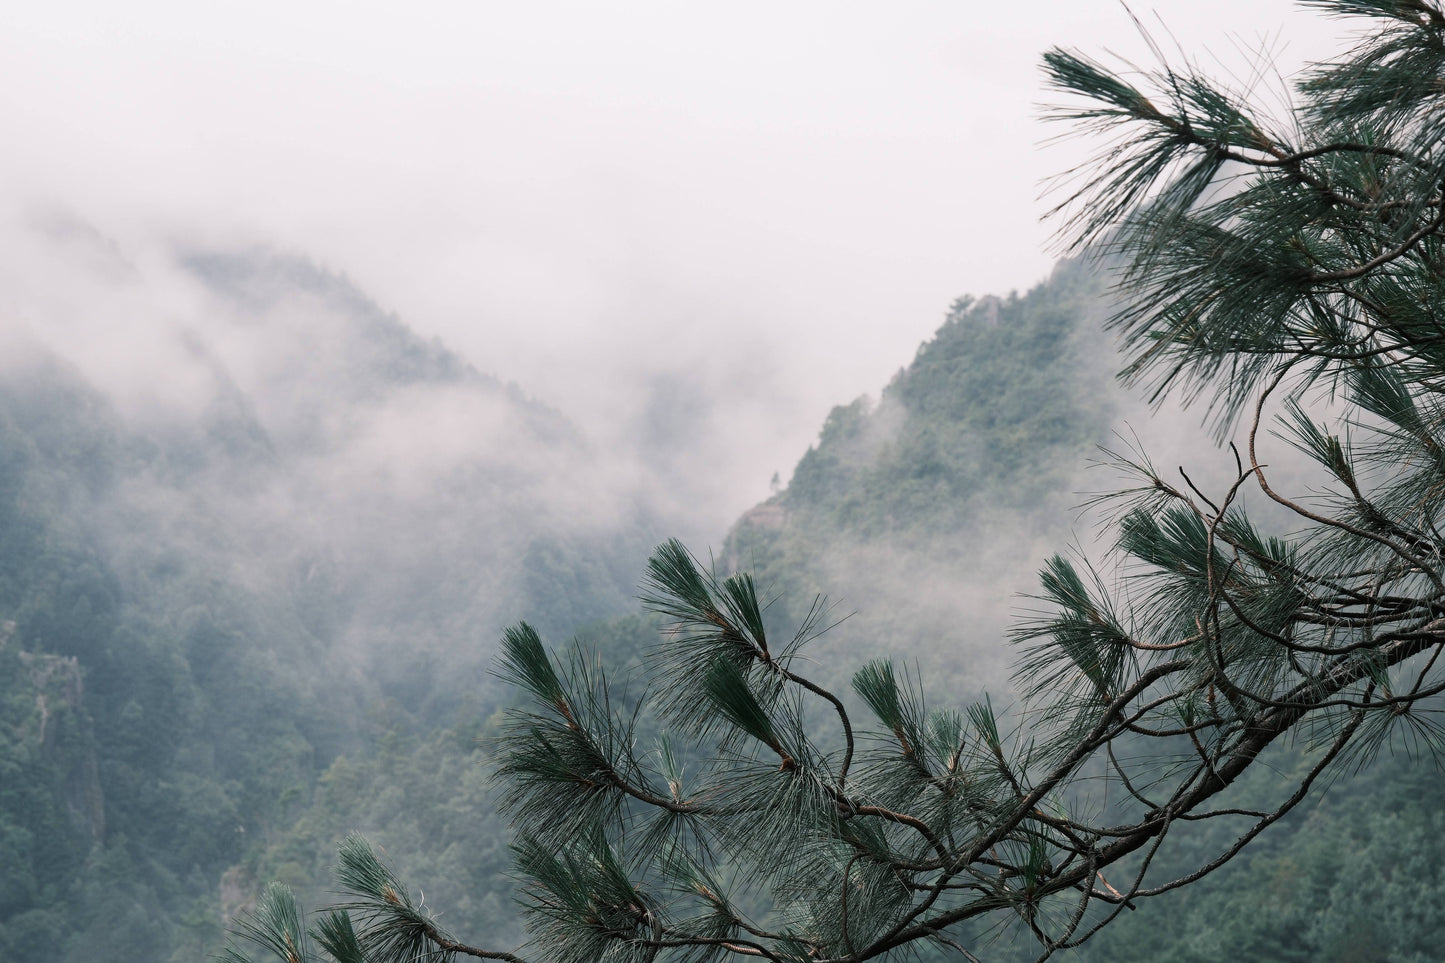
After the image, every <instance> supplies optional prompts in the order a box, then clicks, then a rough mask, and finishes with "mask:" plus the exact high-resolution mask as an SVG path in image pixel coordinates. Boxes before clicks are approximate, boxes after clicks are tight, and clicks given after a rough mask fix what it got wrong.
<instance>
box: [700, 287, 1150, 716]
mask: <svg viewBox="0 0 1445 963" xmlns="http://www.w3.org/2000/svg"><path fill="white" fill-rule="evenodd" d="M1103 297H1104V294H1103V284H1102V282H1101V281H1100V279H1099V277H1098V276H1097V274H1095V273H1094V272H1092V271H1091V270H1090V269H1088V268H1087V267H1085V266H1084V265H1082V264H1080V263H1074V262H1066V263H1063V264H1061V265H1060V266H1059V267H1058V268H1057V269H1056V270H1055V272H1054V274H1053V276H1052V277H1050V278H1049V279H1048V280H1047V281H1046V282H1044V283H1042V284H1039V285H1037V286H1036V287H1034V288H1033V289H1032V290H1030V291H1029V292H1027V293H1026V294H1023V295H1020V294H1017V293H1014V294H1010V295H1008V296H1007V297H1004V298H1000V297H993V296H989V297H983V298H978V299H975V298H970V297H965V298H961V299H959V300H958V301H957V302H955V304H954V305H953V306H952V308H950V310H949V311H948V313H947V315H946V318H945V320H944V323H943V325H942V326H941V327H940V328H939V329H938V331H937V332H936V333H935V334H934V336H933V338H931V339H930V340H929V341H927V342H925V343H924V344H923V345H921V346H920V347H919V349H918V353H917V355H916V357H915V358H914V359H913V361H912V362H911V363H910V364H909V365H908V366H907V367H906V368H903V369H901V370H900V371H899V372H898V374H897V375H896V376H895V377H894V379H893V380H892V382H891V383H890V384H889V385H888V386H887V387H885V388H884V389H883V391H882V394H881V396H880V398H879V399H878V400H877V401H873V400H871V399H868V398H860V399H858V400H856V401H854V402H852V403H851V404H849V405H844V406H840V407H837V408H834V409H833V411H832V413H831V414H830V415H829V416H828V419H827V421H826V422H825V424H824V425H823V428H822V431H821V433H820V435H819V438H818V441H817V443H816V444H815V445H814V446H813V447H811V448H810V449H809V450H808V451H807V453H806V454H804V455H803V457H802V459H801V460H800V461H799V462H798V465H797V468H796V469H795V471H794V473H793V477H792V480H791V482H790V483H789V484H788V486H787V488H786V489H785V490H783V491H781V492H779V493H778V494H777V495H776V496H774V497H773V498H772V499H770V500H769V501H768V502H765V503H764V504H762V505H759V506H758V507H756V508H754V509H753V510H752V511H750V512H748V513H747V514H746V515H744V516H743V518H742V519H741V520H740V521H739V522H738V524H737V526H736V527H735V528H734V530H733V532H732V534H731V535H730V537H729V540H728V544H727V550H726V557H725V561H726V564H727V566H728V567H729V568H732V569H747V570H750V571H752V572H754V573H755V574H756V575H757V577H758V579H759V582H760V584H761V585H763V586H765V587H767V588H768V590H769V592H770V593H773V594H778V595H780V596H781V597H782V603H781V604H782V606H783V609H782V610H780V612H779V614H780V615H785V616H786V618H785V619H784V621H786V620H787V619H796V618H798V617H799V616H800V615H801V613H802V610H804V609H806V607H807V605H808V604H810V602H811V600H812V599H813V597H814V596H816V595H819V594H822V595H826V596H828V597H829V599H830V600H832V601H833V603H834V608H833V610H832V611H833V613H834V617H842V616H849V618H848V619H847V621H846V622H845V623H844V624H843V625H841V626H839V627H838V628H837V629H836V630H834V632H833V633H831V636H832V637H833V639H832V640H830V641H828V642H825V643H824V644H836V645H838V646H840V647H842V648H844V649H847V650H849V651H852V652H853V653H854V654H857V655H859V656H861V657H865V658H866V657H870V656H876V655H881V654H884V653H889V654H894V655H897V656H898V657H901V658H903V659H905V660H907V661H908V662H910V663H911V662H914V661H915V660H916V661H917V662H919V663H921V664H923V665H925V666H927V667H928V668H929V669H930V671H938V672H942V673H944V676H943V678H946V679H948V680H949V685H951V686H957V687H958V689H959V691H960V693H963V692H968V693H977V692H979V691H980V690H981V689H983V688H984V687H985V686H988V687H991V688H994V689H996V690H997V689H1002V688H1004V687H1006V677H1007V674H1008V664H1007V662H1008V656H1007V654H1006V653H1005V651H1004V649H1003V647H1002V646H1001V645H1000V640H1001V639H1002V638H1003V636H1004V633H1005V631H1006V628H1007V625H1008V623H1009V620H1010V619H1011V617H1012V615H1013V614H1014V613H1015V612H1016V611H1017V608H1018V599H1017V597H1016V595H1017V593H1019V592H1024V591H1029V590H1031V589H1032V587H1033V572H1034V569H1035V568H1036V566H1037V563H1038V560H1039V559H1040V558H1041V557H1042V556H1043V555H1044V554H1045V552H1047V551H1049V550H1051V549H1052V547H1054V546H1057V545H1059V544H1061V543H1066V542H1067V541H1069V540H1070V538H1071V537H1072V534H1071V525H1072V523H1073V522H1074V520H1075V518H1076V514H1077V513H1076V511H1075V507H1076V506H1077V504H1078V502H1079V501H1080V500H1081V498H1080V496H1079V495H1078V492H1079V490H1080V488H1081V487H1083V486H1084V485H1085V476H1084V472H1083V469H1084V466H1085V464H1086V463H1087V461H1088V459H1089V458H1090V457H1091V456H1093V455H1094V454H1095V453H1096V452H1097V450H1098V446H1100V445H1101V444H1104V443H1106V442H1107V441H1108V440H1109V433H1110V429H1111V427H1112V426H1113V425H1114V423H1115V419H1116V418H1117V417H1118V414H1119V411H1120V402H1121V400H1122V395H1121V393H1120V391H1119V389H1118V388H1117V387H1116V386H1115V385H1114V384H1113V381H1112V377H1111V376H1112V371H1111V369H1110V365H1111V363H1112V358H1111V355H1110V353H1109V351H1108V348H1107V342H1106V340H1105V338H1104V335H1103V333H1102V330H1101V320H1102V317H1103V314H1104V301H1103ZM800 606H801V608H800ZM842 664H847V660H845V659H841V658H840V665H842Z"/></svg>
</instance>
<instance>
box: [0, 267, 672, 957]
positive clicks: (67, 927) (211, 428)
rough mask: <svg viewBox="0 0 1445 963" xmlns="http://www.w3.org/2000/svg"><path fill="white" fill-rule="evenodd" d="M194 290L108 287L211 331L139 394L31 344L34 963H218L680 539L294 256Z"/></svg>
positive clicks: (17, 507)
mask: <svg viewBox="0 0 1445 963" xmlns="http://www.w3.org/2000/svg"><path fill="white" fill-rule="evenodd" d="M177 263H178V267H177V268H176V275H175V276H169V277H164V278H161V279H159V281H157V279H156V278H153V277H152V278H147V277H146V276H145V275H144V274H143V273H141V272H138V271H123V270H116V271H114V272H111V273H110V274H108V275H105V276H103V277H101V278H100V279H99V280H97V279H96V278H95V277H93V276H91V275H83V277H82V280H84V281H85V282H86V283H96V284H99V285H101V286H102V287H103V288H104V289H106V290H109V291H111V293H112V294H113V295H114V297H115V302H116V303H120V304H124V305H125V307H126V308H127V309H130V310H135V309H136V305H137V304H139V305H140V306H141V307H143V308H149V309H153V310H155V311H156V312H158V313H161V312H164V311H167V310H172V306H171V305H168V304H166V303H164V299H161V298H157V297H154V296H153V295H152V294H151V293H150V292H149V291H148V290H147V288H146V282H147V281H149V282H153V283H161V282H164V283H166V284H170V285H174V286H178V287H179V286H182V285H185V286H188V287H187V292H188V293H187V297H188V298H189V303H190V305H191V306H192V310H193V312H194V313H192V314H191V315H190V316H188V317H186V318H185V319H184V323H177V324H174V325H169V326H168V325H167V323H166V322H165V319H164V318H160V319H154V318H153V319H145V318H141V319H138V320H137V321H136V330H135V337H136V338H137V340H142V339H143V338H144V337H146V336H150V337H153V338H154V341H153V343H151V344H147V345H145V347H146V351H145V352H143V353H142V354H140V355H138V356H137V357H135V358H134V362H133V363H134V365H135V366H136V369H137V370H136V371H135V372H132V373H131V374H133V375H134V378H133V379H132V380H131V381H129V382H127V381H126V378H125V377H124V374H125V373H121V374H122V377H119V378H116V379H112V380H108V377H109V375H110V374H111V373H113V372H114V370H115V369H114V368H107V367H106V366H104V365H101V366H99V367H97V366H95V365H93V364H89V363H88V361H87V358H86V356H85V352H84V345H78V346H77V347H76V351H75V357H76V360H72V359H71V358H70V357H67V356H65V355H64V354H63V352H64V350H65V348H66V345H65V344H64V343H63V340H64V339H59V338H58V337H49V338H47V335H57V333H58V334H74V333H76V332H81V331H83V332H85V333H87V334H88V335H90V336H91V337H94V338H99V339H109V343H108V350H110V351H114V352H118V353H122V354H123V353H124V351H125V350H126V345H125V344H124V343H123V341H124V339H125V337H126V335H123V334H119V335H118V334H117V333H116V332H115V331H113V330H110V329H108V328H107V327H106V324H105V321H106V319H105V318H103V317H98V318H87V317H72V316H66V315H64V314H63V311H64V310H65V308H66V306H65V305H63V304H62V305H59V306H58V307H57V306H50V305H41V306H40V307H39V308H35V312H34V313H35V314H37V315H40V316H41V318H42V320H48V321H49V323H51V325H52V327H51V328H50V329H49V330H48V331H36V330H34V329H33V328H32V329H31V330H30V331H29V332H27V331H26V329H25V328H24V326H16V325H12V324H11V322H13V321H14V319H13V318H7V319H4V322H5V324H7V325H10V327H9V328H7V329H6V333H7V352H6V354H5V356H4V358H3V360H0V959H5V960H7V961H11V960H13V961H16V963H29V961H61V960H77V961H78V960H94V959H109V960H115V961H121V963H129V961H134V963H149V961H157V960H167V959H188V960H189V959H196V958H199V957H201V956H203V955H204V953H205V952H207V951H208V950H211V949H214V948H215V947H216V946H217V945H218V941H219V939H220V935H221V932H222V926H223V917H222V908H223V904H225V903H226V902H227V901H228V900H229V901H230V902H231V903H233V904H234V903H243V902H245V901H246V900H248V899H249V898H250V895H251V893H250V891H249V888H248V887H249V883H248V882H247V880H248V879H249V877H247V876H246V875H245V870H244V866H243V864H244V863H245V862H246V860H247V859H248V854H255V853H258V852H261V851H264V850H265V849H266V847H267V846H268V845H269V844H270V842H271V841H272V840H273V839H274V838H276V836H277V834H282V833H286V832H291V831H293V827H296V826H298V824H299V826H300V828H298V829H295V830H294V831H296V832H302V831H304V830H305V828H306V825H307V824H305V821H304V820H303V819H302V817H303V815H304V814H305V813H307V812H308V811H309V809H310V808H311V807H312V804H313V801H314V800H317V799H321V800H324V799H326V798H330V797H334V796H336V795H337V794H338V793H339V794H342V795H345V793H346V792H347V791H348V790H347V788H346V787H348V786H352V785H355V784H357V783H359V782H360V783H365V782H366V780H368V779H370V780H372V781H373V782H375V783H376V786H377V790H378V793H379V794H381V795H382V796H383V797H385V793H384V792H382V790H384V789H387V788H388V787H389V786H390V785H391V783H392V780H391V779H390V778H389V777H388V775H387V774H388V773H390V771H389V770H384V769H383V768H381V766H382V762H381V761H380V760H384V759H385V758H388V756H387V753H388V752H391V753H396V752H398V751H399V750H398V749H397V747H398V746H399V745H401V743H399V742H398V741H397V740H399V739H401V740H405V739H414V740H420V741H421V742H424V743H428V744H430V743H432V742H435V741H436V739H437V738H439V737H436V736H434V735H433V733H434V732H437V731H439V730H440V729H441V728H443V727H445V726H447V725H450V724H452V723H453V722H455V721H457V720H464V721H466V720H472V719H475V718H477V717H481V718H485V717H486V715H488V714H489V713H490V712H491V711H493V710H494V709H495V707H496V706H497V705H498V703H499V701H500V699H501V698H502V697H503V696H502V689H501V687H500V686H499V684H498V683H497V682H496V681H495V680H494V679H493V678H492V676H491V675H490V672H489V664H490V659H491V653H492V651H493V649H494V646H495V639H496V637H497V635H498V633H499V631H500V629H501V627H502V626H503V625H504V624H506V623H507V622H509V621H511V620H514V619H516V618H518V617H520V616H521V615H522V614H523V613H528V614H531V615H533V616H534V617H539V618H541V619H542V620H543V621H545V622H546V623H547V624H548V625H549V627H550V629H551V630H552V631H556V632H569V631H571V630H572V628H573V627H575V626H576V625H578V624H579V623H582V622H585V621H589V620H595V619H597V618H599V617H601V616H605V615H608V614H610V613H616V612H622V611H625V610H626V609H627V608H628V607H629V606H630V596H631V593H632V581H633V577H634V572H635V571H636V569H637V567H638V566H639V565H640V564H641V561H642V559H643V558H644V557H645V554H646V551H647V549H648V547H649V546H650V545H651V543H652V541H653V540H654V539H655V538H656V537H657V535H656V531H655V528H656V526H657V522H656V520H655V519H654V518H651V517H650V516H649V515H648V509H647V508H646V506H645V505H644V504H643V501H644V500H643V499H642V498H640V497H634V493H631V492H628V491H626V490H625V486H623V485H621V484H616V483H613V482H612V481H609V480H607V479H606V478H605V472H604V471H602V469H601V468H599V465H600V464H601V463H602V461H603V459H601V458H600V457H599V455H598V453H596V452H594V451H592V450H591V449H589V447H588V445H587V443H586V441H585V440H584V439H582V438H581V437H580V436H579V435H578V433H577V432H576V431H575V430H574V429H573V428H572V427H571V426H570V425H569V424H568V422H567V421H566V420H565V419H564V418H563V417H562V416H561V415H559V414H558V413H556V412H555V411H552V410H549V409H547V408H545V407H544V406H542V405H540V404H537V403H536V402H533V401H531V400H529V399H527V398H526V397H525V396H524V395H523V394H522V393H521V392H520V391H519V390H518V389H516V388H515V387H512V386H509V385H505V384H503V383H501V382H499V381H497V380H495V379H493V378H491V377H489V376H486V375H482V374H480V373H478V372H477V371H475V370H474V369H472V368H471V367H470V366H469V365H467V364H465V363H463V362H462V361H460V360H459V359H458V358H457V357H456V356H455V355H453V354H451V353H450V352H449V351H448V350H447V349H445V348H444V347H442V346H440V345H438V344H435V343H428V342H425V341H423V340H421V339H420V338H418V337H416V336H415V335H414V334H412V333H411V332H410V331H409V330H408V329H407V328H406V327H405V326H403V325H402V324H401V323H400V322H399V321H397V319H395V318H394V317H391V316H388V315H386V314H385V313H384V312H382V311H381V310H379V309H378V308H377V307H376V305H374V304H373V303H372V302H370V301H369V300H368V299H366V297H365V296H364V295H362V294H361V293H360V292H359V291H358V290H357V289H356V288H355V287H354V286H353V285H351V284H350V283H349V282H348V281H346V280H345V279H343V278H340V277H338V276H336V275H333V274H330V273H328V272H326V271H324V270H320V269H318V268H316V267H315V266H313V265H311V264H309V263H307V262H304V261H301V260H297V259H294V258H286V257H279V256H276V255H271V254H268V253H265V252H242V253H239V254H234V253H231V254H218V253H214V252H211V253H194V252H192V253H189V254H185V255H184V256H182V257H180V258H179V259H178V262H177ZM93 303H104V302H93ZM32 307H34V306H32ZM47 307H53V308H54V310H55V311H56V312H57V314H56V315H55V316H54V317H51V318H48V319H46V318H45V317H44V309H46V308H47ZM157 332H159V333H157ZM57 340H60V341H61V342H62V343H56V341H57ZM142 379H151V382H152V383H151V384H145V383H139V382H141V381H142ZM588 472H593V473H594V474H595V475H597V476H598V477H599V483H598V484H597V485H596V486H595V487H591V488H588V489H580V490H579V489H578V488H577V487H576V486H574V485H572V484H571V483H570V481H569V480H568V479H569V478H570V477H575V476H579V475H583V474H586V473H588ZM466 724H467V725H469V726H472V727H473V728H475V726H474V724H473V723H472V722H470V721H467V722H466ZM469 731H470V730H469ZM401 733H408V734H412V735H402V734H401ZM457 739H458V740H459V743H460V744H461V745H462V746H464V747H465V752H470V751H471V748H472V747H471V745H470V741H469V739H468V738H466V737H457ZM465 752H464V754H463V757H459V758H464V757H465ZM395 758H397V759H398V760H399V761H400V762H401V763H404V764H406V765H413V766H415V765H420V762H419V760H420V759H422V758H424V755H421V754H418V753H407V754H405V755H404V756H395ZM348 759H352V760H357V762H355V763H354V764H349V763H347V761H346V760H348ZM458 765H460V763H458ZM348 766H350V768H348ZM448 771H451V770H448ZM480 780H481V774H480V769H479V768H478V767H477V766H475V765H469V766H467V767H466V772H465V773H463V774H461V775H460V776H459V783H460V784H462V785H464V786H465V785H477V784H479V782H480ZM383 782H385V783H386V784H387V785H386V786H383V785H381V784H382V783H383ZM328 794H330V795H329V796H328ZM346 798H347V800H348V801H350V800H351V799H352V797H351V796H346ZM477 798H478V799H480V796H477ZM434 801H436V800H435V797H432V798H429V800H428V802H429V803H431V802H434ZM348 804H349V802H348ZM383 808H384V807H383ZM428 812H434V811H433V810H429V811H428ZM486 812H487V810H486V808H485V807H483V806H482V805H481V803H480V802H478V803H476V805H475V807H474V814H476V815H477V816H478V818H480V819H482V820H483V823H482V824H483V825H486V824H487V822H486V821H487V820H488V819H490V818H491V817H488V816H487V815H486ZM428 818H433V817H431V816H429V817H428ZM435 818H441V817H439V816H437V817H435ZM344 822H345V827H344V828H349V827H350V826H352V825H356V824H358V823H360V824H366V825H371V823H368V822H367V821H366V819H365V817H363V816H361V815H359V814H357V813H356V812H355V811H348V813H347V814H346V816H345V817H344ZM388 825H397V823H396V820H395V819H392V818H390V816H388ZM428 826H429V827H430V824H428ZM458 834H459V837H460V836H463V835H464V836H466V837H467V838H469V839H470V838H474V837H475V835H476V828H475V825H473V824H470V823H469V824H468V825H467V826H466V827H465V829H461V830H458ZM428 835H431V834H430V833H428ZM325 845H326V846H327V847H328V848H329V847H330V846H331V845H332V840H330V839H328V840H327V842H326V844H325ZM473 852H475V851H474V850H473ZM238 866H241V867H242V868H240V869H236V867H238ZM489 867H490V864H489ZM495 871H496V869H494V868H489V869H488V874H489V875H488V878H490V874H492V873H494V872H495ZM232 908H234V905H233V906H232Z"/></svg>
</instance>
